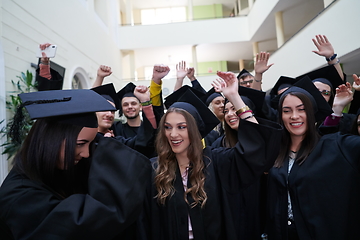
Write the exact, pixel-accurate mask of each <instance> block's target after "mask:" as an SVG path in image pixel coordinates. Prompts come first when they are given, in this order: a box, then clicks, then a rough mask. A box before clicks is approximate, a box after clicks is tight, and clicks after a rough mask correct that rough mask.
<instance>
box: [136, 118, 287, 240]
mask: <svg viewBox="0 0 360 240" xmlns="http://www.w3.org/2000/svg"><path fill="white" fill-rule="evenodd" d="M263 122H264V123H265V122H266V124H264V125H262V124H254V123H251V122H248V121H246V120H241V123H240V129H239V132H240V133H241V134H239V138H238V139H239V142H238V144H237V145H236V146H235V147H234V148H216V149H211V148H205V149H204V152H203V155H204V157H203V161H204V163H205V166H206V168H205V169H204V173H205V177H206V180H205V191H206V193H207V196H208V200H207V202H206V205H205V207H204V208H201V207H200V206H196V207H194V208H190V207H189V206H188V205H187V204H186V202H185V200H184V189H183V185H182V180H181V176H180V171H179V169H177V171H176V180H175V182H174V188H175V193H174V195H173V196H172V197H170V198H169V199H167V200H166V203H165V205H161V204H158V202H157V199H154V196H155V195H156V188H155V186H154V185H153V179H152V181H151V182H150V183H149V186H148V190H147V201H146V204H145V212H144V214H143V217H142V222H141V224H140V225H141V228H142V230H141V234H142V236H141V237H140V239H153V240H155V239H156V240H162V239H164V240H165V239H166V240H172V239H177V240H185V239H189V236H188V215H190V219H191V224H192V229H193V234H194V238H195V239H196V240H203V239H207V240H212V239H216V240H218V239H236V228H237V227H238V226H236V225H235V224H236V223H235V222H234V221H233V219H232V217H231V211H232V209H231V205H229V204H230V201H229V195H230V194H238V193H239V190H240V189H241V188H242V187H244V186H248V185H250V184H251V183H253V182H254V181H255V180H256V179H257V178H259V177H260V176H261V174H262V173H263V172H264V171H266V170H268V169H269V168H270V167H271V166H272V165H273V163H274V160H275V158H276V156H277V154H278V149H279V146H278V142H279V141H280V138H281V126H280V125H278V124H275V123H271V122H268V121H263ZM156 160H157V159H152V161H153V162H154V163H153V165H154V164H155V165H156ZM189 175H191V170H190V171H189ZM154 176H155V173H153V177H154ZM188 187H190V182H188ZM187 198H188V201H189V203H191V202H193V200H192V198H191V196H189V195H188V196H187Z"/></svg>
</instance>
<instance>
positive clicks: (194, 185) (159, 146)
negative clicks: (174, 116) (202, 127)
mask: <svg viewBox="0 0 360 240" xmlns="http://www.w3.org/2000/svg"><path fill="white" fill-rule="evenodd" d="M169 113H178V114H181V115H183V116H184V118H185V121H186V125H187V131H188V135H189V140H190V145H189V147H188V149H187V156H188V158H189V160H190V167H189V179H188V181H189V182H190V184H191V187H190V188H188V189H187V190H186V191H185V194H184V200H185V202H186V203H187V204H189V202H188V200H187V195H188V194H191V197H192V198H193V199H194V202H193V203H191V204H190V206H191V207H195V206H196V205H198V204H200V205H201V207H204V206H205V203H206V201H207V194H206V192H205V188H204V184H205V174H204V169H205V164H204V162H203V145H202V142H201V135H200V132H199V130H198V127H197V124H196V121H195V119H194V117H193V116H191V115H190V114H189V113H188V112H187V111H185V110H183V109H181V108H169V109H168V111H167V112H166V113H165V114H164V116H163V117H162V118H161V120H160V124H159V132H158V134H157V137H156V150H157V153H158V166H157V167H156V176H155V186H156V189H157V195H156V196H155V198H157V200H158V202H159V203H160V204H163V205H164V204H165V202H166V199H167V198H170V197H172V195H173V194H174V193H175V188H174V182H175V178H176V170H177V167H178V166H177V165H178V162H177V160H176V155H175V153H174V152H173V151H172V149H171V146H170V144H169V141H168V139H167V137H166V133H165V121H166V117H167V115H168V114H169Z"/></svg>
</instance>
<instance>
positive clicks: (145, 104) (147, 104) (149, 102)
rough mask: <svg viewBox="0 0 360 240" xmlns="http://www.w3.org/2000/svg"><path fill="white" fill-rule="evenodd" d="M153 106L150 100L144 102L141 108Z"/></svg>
mask: <svg viewBox="0 0 360 240" xmlns="http://www.w3.org/2000/svg"><path fill="white" fill-rule="evenodd" d="M151 104H152V101H151V100H149V101H147V102H142V103H141V106H149V105H151Z"/></svg>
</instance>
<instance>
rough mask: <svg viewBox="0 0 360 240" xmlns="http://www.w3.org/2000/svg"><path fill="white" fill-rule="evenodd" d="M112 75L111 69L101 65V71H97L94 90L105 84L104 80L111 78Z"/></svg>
mask: <svg viewBox="0 0 360 240" xmlns="http://www.w3.org/2000/svg"><path fill="white" fill-rule="evenodd" d="M111 74H112V71H111V67H109V66H106V65H100V67H99V69H98V70H97V75H96V80H95V82H94V84H93V86H92V87H93V88H94V87H99V86H101V85H102V84H103V81H104V78H105V77H107V76H110V75H111Z"/></svg>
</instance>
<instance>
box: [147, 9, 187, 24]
mask: <svg viewBox="0 0 360 240" xmlns="http://www.w3.org/2000/svg"><path fill="white" fill-rule="evenodd" d="M185 21H186V8H185V7H173V8H156V9H142V10H141V23H142V25H149V24H162V23H171V22H185Z"/></svg>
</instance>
